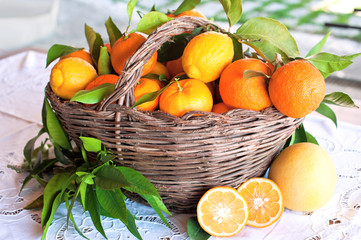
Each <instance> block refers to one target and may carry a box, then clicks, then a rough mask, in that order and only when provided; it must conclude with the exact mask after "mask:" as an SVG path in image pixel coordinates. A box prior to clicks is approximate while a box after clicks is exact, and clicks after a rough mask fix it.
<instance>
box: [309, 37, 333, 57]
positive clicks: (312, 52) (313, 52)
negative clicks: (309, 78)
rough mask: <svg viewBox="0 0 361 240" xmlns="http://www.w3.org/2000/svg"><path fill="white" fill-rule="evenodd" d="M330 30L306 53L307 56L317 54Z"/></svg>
mask: <svg viewBox="0 0 361 240" xmlns="http://www.w3.org/2000/svg"><path fill="white" fill-rule="evenodd" d="M330 34H331V31H329V32H328V33H327V34H326V35H325V36H324V37H323V38H322V39H321V41H319V42H318V43H317V44H316V45H315V46H314V47H313V48H312V49H311V50H310V51H309V52H308V53H307V55H306V57H309V56H311V55H314V54H317V53H319V52H321V51H322V48H323V46H324V45H325V43H326V41H327V39H328V37H329V36H330Z"/></svg>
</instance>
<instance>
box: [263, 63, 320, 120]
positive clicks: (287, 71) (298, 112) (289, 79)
mask: <svg viewBox="0 0 361 240" xmlns="http://www.w3.org/2000/svg"><path fill="white" fill-rule="evenodd" d="M268 90H269V95H270V97H271V101H272V103H273V105H274V106H275V107H276V108H277V110H278V111H280V112H281V113H283V114H284V115H286V116H289V117H293V118H302V117H305V116H306V115H307V114H309V113H311V112H313V111H314V110H316V109H317V108H318V107H319V105H320V103H321V102H322V100H323V98H324V97H325V94H326V84H325V79H324V78H323V76H322V74H321V73H320V71H319V70H318V69H317V68H316V67H314V66H313V65H312V64H311V63H309V62H307V61H306V60H295V61H291V62H289V63H287V64H285V65H283V66H282V67H280V68H278V69H277V70H276V71H275V72H274V74H273V75H272V77H271V80H270V82H269V87H268Z"/></svg>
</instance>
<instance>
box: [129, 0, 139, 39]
mask: <svg viewBox="0 0 361 240" xmlns="http://www.w3.org/2000/svg"><path fill="white" fill-rule="evenodd" d="M136 4H137V0H130V1H129V2H128V4H127V14H128V19H129V21H128V26H127V30H126V32H127V31H128V29H129V26H130V22H131V20H132V16H133V10H134V7H135V5H136Z"/></svg>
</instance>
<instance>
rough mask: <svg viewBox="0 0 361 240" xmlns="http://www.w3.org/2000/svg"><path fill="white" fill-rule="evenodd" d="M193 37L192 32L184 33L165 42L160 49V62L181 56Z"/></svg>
mask: <svg viewBox="0 0 361 240" xmlns="http://www.w3.org/2000/svg"><path fill="white" fill-rule="evenodd" d="M191 38H192V34H189V33H182V34H179V35H176V36H174V37H172V38H171V39H170V40H169V41H167V42H165V43H163V44H162V46H161V47H160V48H159V49H158V58H157V60H158V62H167V61H172V60H176V59H178V58H180V57H181V56H182V55H183V51H184V48H185V47H186V46H187V44H188V43H189V41H190V40H191Z"/></svg>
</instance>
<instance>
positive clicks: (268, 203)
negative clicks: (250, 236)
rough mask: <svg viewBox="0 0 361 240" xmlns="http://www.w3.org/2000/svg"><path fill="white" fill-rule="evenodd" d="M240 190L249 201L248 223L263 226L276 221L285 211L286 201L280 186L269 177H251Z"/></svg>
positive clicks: (258, 226) (252, 225)
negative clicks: (284, 201)
mask: <svg viewBox="0 0 361 240" xmlns="http://www.w3.org/2000/svg"><path fill="white" fill-rule="evenodd" d="M237 190H238V192H240V193H241V195H242V196H243V197H244V199H245V200H246V201H247V204H248V207H249V209H248V210H249V218H248V221H247V225H249V226H251V227H257V228H263V227H267V226H269V225H271V224H272V223H274V222H276V221H277V220H278V219H279V218H280V217H281V215H282V213H283V208H284V203H283V195H282V192H281V190H280V188H279V187H278V186H277V184H276V183H275V182H273V181H272V180H270V179H268V178H251V179H249V180H247V181H246V182H244V183H243V184H242V185H241V186H240V187H239V188H238V189H237Z"/></svg>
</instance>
